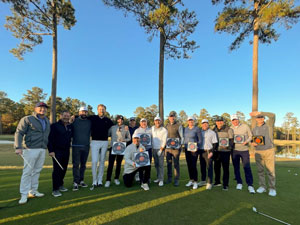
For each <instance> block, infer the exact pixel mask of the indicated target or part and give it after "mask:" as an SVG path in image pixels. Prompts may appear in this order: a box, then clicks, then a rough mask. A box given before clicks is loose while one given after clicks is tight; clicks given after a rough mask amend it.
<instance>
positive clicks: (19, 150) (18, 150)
mask: <svg viewBox="0 0 300 225" xmlns="http://www.w3.org/2000/svg"><path fill="white" fill-rule="evenodd" d="M15 153H16V154H17V155H23V150H22V149H16V150H15Z"/></svg>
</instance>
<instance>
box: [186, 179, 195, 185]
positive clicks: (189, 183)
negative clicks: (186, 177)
mask: <svg viewBox="0 0 300 225" xmlns="http://www.w3.org/2000/svg"><path fill="white" fill-rule="evenodd" d="M193 183H194V181H192V180H190V181H189V182H188V183H187V184H186V185H185V186H186V187H190V186H192V185H193Z"/></svg>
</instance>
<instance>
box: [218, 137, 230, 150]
mask: <svg viewBox="0 0 300 225" xmlns="http://www.w3.org/2000/svg"><path fill="white" fill-rule="evenodd" d="M219 146H221V147H225V148H226V147H228V146H229V138H219Z"/></svg>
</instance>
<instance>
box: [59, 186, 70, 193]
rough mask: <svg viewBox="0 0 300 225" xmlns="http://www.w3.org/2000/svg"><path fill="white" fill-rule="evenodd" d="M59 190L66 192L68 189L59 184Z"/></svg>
mask: <svg viewBox="0 0 300 225" xmlns="http://www.w3.org/2000/svg"><path fill="white" fill-rule="evenodd" d="M59 191H62V192H66V191H68V189H67V188H65V187H64V186H60V187H59Z"/></svg>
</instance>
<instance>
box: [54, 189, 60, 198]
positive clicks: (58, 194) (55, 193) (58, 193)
mask: <svg viewBox="0 0 300 225" xmlns="http://www.w3.org/2000/svg"><path fill="white" fill-rule="evenodd" d="M52 195H53V196H54V197H60V196H62V194H61V193H60V192H59V190H56V191H52Z"/></svg>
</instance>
